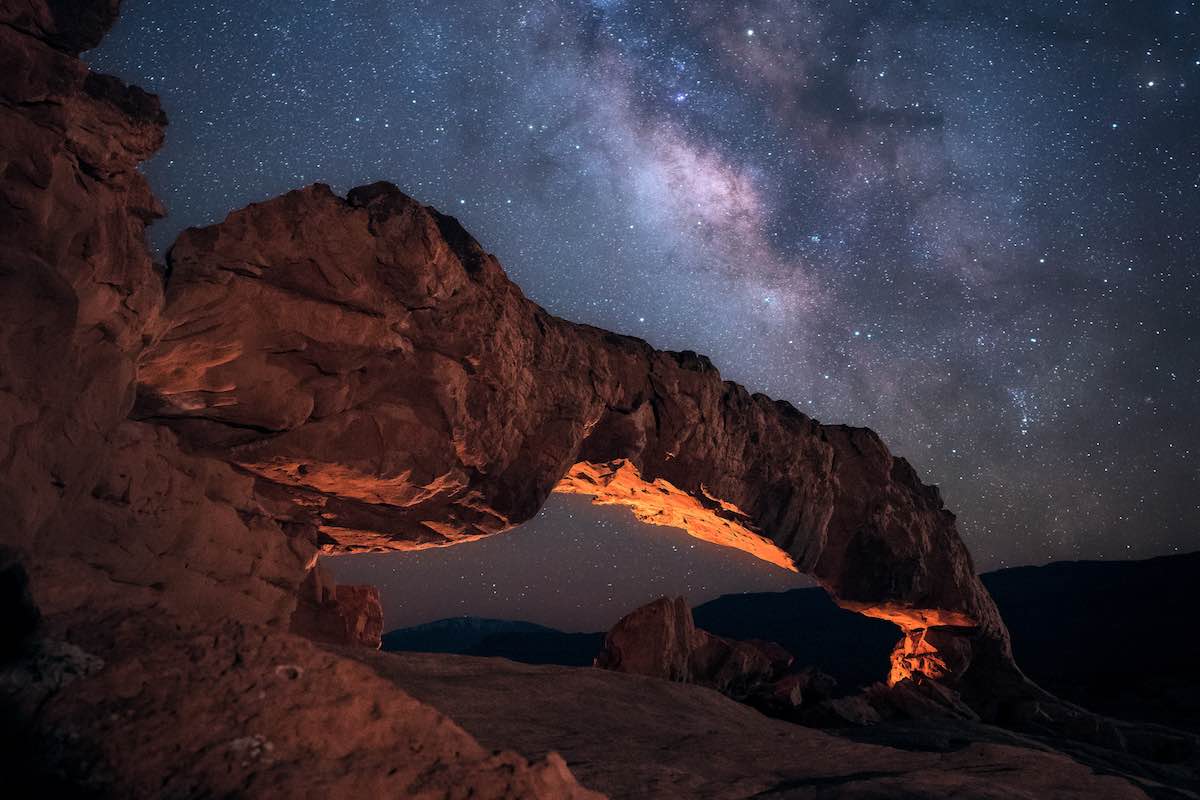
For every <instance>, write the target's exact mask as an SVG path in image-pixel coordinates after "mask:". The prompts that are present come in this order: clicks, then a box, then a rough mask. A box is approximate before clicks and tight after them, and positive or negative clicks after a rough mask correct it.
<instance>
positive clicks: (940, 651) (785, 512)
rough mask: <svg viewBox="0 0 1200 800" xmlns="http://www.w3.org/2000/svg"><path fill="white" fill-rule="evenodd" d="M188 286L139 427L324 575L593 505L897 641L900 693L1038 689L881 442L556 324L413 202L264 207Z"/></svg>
mask: <svg viewBox="0 0 1200 800" xmlns="http://www.w3.org/2000/svg"><path fill="white" fill-rule="evenodd" d="M168 260H169V276H170V277H169V280H168V282H167V287H166V305H165V308H164V311H163V315H162V319H161V321H160V326H159V329H158V330H157V331H156V338H157V343H156V344H154V345H153V346H152V347H150V348H149V349H148V350H147V351H146V352H145V353H144V354H143V356H142V359H141V362H140V364H139V382H140V386H139V394H140V397H139V403H138V407H137V411H136V415H138V416H141V417H142V418H144V419H153V420H154V421H156V422H162V423H166V424H169V425H171V426H172V427H173V428H174V429H175V430H176V431H177V432H178V433H179V434H180V435H181V436H182V437H183V439H184V440H185V442H187V444H188V446H189V447H190V448H191V449H192V450H194V451H197V452H199V453H202V454H204V455H207V456H216V457H219V458H221V459H223V460H225V461H228V462H230V463H232V464H234V465H236V466H238V467H239V468H241V469H243V470H246V471H248V472H250V473H252V474H253V475H254V476H255V477H256V491H257V492H258V494H259V495H260V496H261V497H263V498H264V499H265V502H266V503H267V507H268V508H269V509H270V513H271V514H272V515H273V516H275V517H276V518H277V519H279V520H281V521H283V522H284V523H285V524H286V525H288V526H290V528H291V529H292V530H297V529H303V530H307V531H309V532H310V533H311V535H313V536H315V537H317V538H318V540H319V541H320V542H321V544H322V547H323V549H324V550H325V551H326V552H330V553H337V552H349V551H355V550H363V549H416V548H425V547H436V546H444V545H449V544H454V543H457V542H461V541H464V540H468V539H471V538H476V537H479V536H485V535H489V534H494V533H497V532H500V531H503V530H505V529H508V528H510V527H512V526H514V525H517V524H519V523H521V522H523V521H525V520H527V519H529V518H530V517H531V516H532V515H533V514H534V513H536V511H537V509H538V508H539V507H540V506H541V504H542V503H543V502H544V500H545V499H546V497H547V495H548V494H549V493H550V492H551V491H555V490H558V491H569V492H582V493H586V494H591V495H593V496H594V497H596V498H597V500H598V501H599V502H606V503H619V504H623V505H627V506H629V507H631V508H633V509H634V511H635V513H638V514H639V516H641V517H642V518H643V519H647V520H649V521H655V522H659V523H662V524H672V525H676V526H679V527H683V528H684V529H686V530H688V531H689V532H691V533H692V534H694V535H697V536H699V537H701V538H704V539H708V540H710V541H716V542H718V543H721V544H725V545H728V546H734V547H738V548H740V549H743V550H747V551H749V552H751V553H754V554H755V555H758V556H759V557H761V558H764V559H766V560H768V561H772V562H774V563H777V564H780V565H781V566H785V567H788V568H793V569H798V570H801V571H803V572H806V573H809V574H811V575H813V576H814V577H816V578H817V579H818V580H819V581H820V582H821V583H822V584H823V585H824V586H825V587H826V588H827V589H828V590H829V591H830V593H831V594H832V595H833V596H834V598H835V599H836V600H837V601H838V602H839V603H840V604H842V605H843V606H845V607H847V608H851V609H853V610H856V611H860V612H862V613H866V614H871V615H874V616H879V617H883V618H886V619H890V620H892V621H894V622H895V623H896V624H897V625H899V626H900V627H901V628H902V629H903V631H904V634H905V635H904V636H903V637H902V639H901V642H900V645H898V648H897V652H896V653H895V654H894V656H893V670H892V677H893V679H899V678H901V677H905V676H906V675H908V674H911V673H914V672H919V673H924V674H926V675H929V676H932V677H938V678H942V679H945V680H949V681H952V682H956V683H959V684H960V685H962V686H964V687H965V688H966V689H969V688H970V686H971V684H973V683H975V682H976V681H975V680H973V679H974V678H978V677H979V676H980V675H983V674H986V675H987V676H988V678H987V680H994V679H995V678H996V676H997V675H998V674H1000V673H1003V674H1008V675H1010V676H1012V677H1013V678H1014V679H1019V677H1018V676H1019V673H1018V672H1016V670H1015V667H1013V665H1012V661H1011V655H1010V652H1009V647H1008V642H1007V634H1006V632H1005V630H1004V627H1003V624H1002V623H1001V621H1000V619H999V616H998V614H997V613H996V610H995V608H994V606H993V604H992V602H991V600H990V598H989V597H988V595H987V593H986V592H985V591H984V590H983V588H982V586H981V584H980V583H979V581H978V579H977V578H976V577H975V573H974V569H973V566H972V564H971V560H970V557H969V555H968V553H967V551H966V548H965V547H964V545H963V543H962V541H961V540H960V539H959V536H958V534H957V531H956V529H955V524H954V517H953V515H952V514H951V513H950V512H949V511H947V510H946V509H945V508H944V507H943V504H942V501H941V497H940V495H939V493H938V491H937V489H936V487H929V486H925V485H924V484H922V483H921V482H920V480H919V479H918V477H917V475H916V474H915V472H914V470H913V469H912V468H911V466H910V465H909V464H908V463H907V462H906V461H905V460H904V459H902V458H896V457H893V456H892V455H891V454H890V453H889V452H888V450H887V448H886V447H885V446H884V444H883V442H882V441H880V439H879V437H878V436H876V435H875V434H874V433H873V432H871V431H869V430H866V429H861V428H850V427H846V426H831V425H823V424H820V423H818V422H817V421H815V420H813V419H811V418H809V417H808V416H806V415H804V414H803V413H801V412H799V411H798V410H796V409H795V408H793V407H792V406H790V405H789V404H787V403H784V402H779V401H773V400H771V399H769V398H767V397H765V396H763V395H757V394H751V393H749V392H747V391H746V390H745V389H744V388H742V387H741V386H738V385H737V384H733V383H730V382H727V381H723V380H722V379H721V377H720V375H719V373H718V372H717V370H716V369H715V368H714V367H713V365H712V364H711V363H710V362H709V361H708V359H706V358H705V357H703V356H699V355H696V354H695V353H691V352H684V353H670V352H662V351H657V350H654V349H653V348H651V347H650V346H649V345H648V344H647V343H645V342H644V341H641V340H639V339H634V338H631V337H626V336H618V335H616V334H613V333H609V332H606V331H603V330H599V329H596V328H592V327H589V326H584V325H577V324H573V323H570V322H566V321H564V320H561V319H558V318H556V317H553V316H551V315H550V314H548V313H546V312H545V311H544V310H543V309H541V308H540V307H538V306H536V305H535V304H534V303H532V302H530V301H529V300H527V299H526V298H525V297H524V296H523V295H522V294H521V292H520V290H519V289H518V288H517V287H516V286H515V285H514V284H513V283H512V282H511V281H509V280H508V278H507V277H506V276H505V274H504V271H503V270H502V268H501V266H500V265H499V263H498V262H497V261H496V260H495V258H493V257H492V256H490V255H489V254H487V253H486V252H484V251H483V250H482V249H481V248H480V246H479V245H478V244H477V243H476V242H475V241H474V240H473V239H472V238H471V237H470V236H469V235H468V234H467V233H466V232H465V231H464V230H463V229H462V228H461V226H459V224H458V223H457V221H456V220H454V219H453V218H450V217H447V216H444V215H441V214H439V213H438V212H437V211H435V210H433V209H430V208H427V207H423V206H421V205H420V204H419V203H417V202H415V201H414V200H412V199H411V198H409V197H407V196H406V195H404V194H403V193H401V192H400V191H399V190H398V189H396V187H394V186H392V185H390V184H386V183H377V184H373V185H370V186H364V187H360V188H357V189H354V190H352V191H351V192H350V193H349V194H348V196H347V197H346V198H344V199H343V198H341V197H338V196H336V195H335V194H334V193H333V192H332V191H331V190H330V189H329V188H328V187H325V186H323V185H319V184H318V185H314V186H310V187H307V188H305V189H301V190H297V191H293V192H290V193H288V194H286V195H284V196H282V197H280V198H276V199H274V200H270V201H268V202H265V203H261V204H256V205H252V206H250V207H248V208H246V209H243V210H241V211H237V212H234V213H232V214H230V215H229V217H228V218H227V219H226V220H225V221H224V222H223V223H221V224H219V225H214V226H211V227H208V228H203V229H191V230H188V231H186V232H185V233H184V234H183V235H182V236H181V237H180V238H179V240H178V241H177V242H176V244H175V246H174V247H173V249H172V250H171V252H170V254H169V259H168ZM801 368H802V366H801Z"/></svg>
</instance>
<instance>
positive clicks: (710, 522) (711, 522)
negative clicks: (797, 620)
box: [554, 459, 797, 572]
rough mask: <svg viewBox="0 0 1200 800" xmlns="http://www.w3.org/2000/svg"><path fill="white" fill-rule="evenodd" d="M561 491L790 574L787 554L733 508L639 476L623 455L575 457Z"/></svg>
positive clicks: (660, 480)
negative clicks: (604, 459)
mask: <svg viewBox="0 0 1200 800" xmlns="http://www.w3.org/2000/svg"><path fill="white" fill-rule="evenodd" d="M554 491H556V492H562V493H564V494H584V495H590V496H591V498H592V502H593V503H595V504H596V505H618V506H624V507H626V508H628V509H629V510H630V511H632V512H633V515H634V516H635V517H637V518H638V519H639V520H641V521H642V522H645V523H647V524H650V525H665V526H667V527H671V528H680V529H682V530H684V531H687V532H688V533H689V534H691V535H692V536H695V537H696V538H697V539H702V540H704V541H706V542H711V543H713V544H719V545H722V546H724V547H732V548H734V549H735V550H741V551H742V552H745V553H749V554H751V555H753V556H755V557H757V558H760V559H762V560H763V561H766V562H767V563H769V564H774V565H776V566H778V567H782V568H783V569H786V570H791V571H792V572H796V571H797V569H796V563H795V561H793V560H792V557H791V556H790V555H788V554H787V553H786V552H784V551H783V550H782V549H780V547H779V545H777V544H775V543H774V542H772V541H771V540H770V539H768V538H767V537H765V536H763V535H762V534H761V533H757V532H755V531H754V530H753V529H752V527H753V523H752V522H751V521H750V518H749V517H748V516H747V515H746V514H745V513H743V512H742V511H741V510H740V509H738V507H737V506H735V505H733V504H732V503H728V502H725V501H723V500H720V499H718V498H716V497H713V496H712V495H711V494H709V493H708V492H707V491H705V490H703V488H702V492H703V495H702V496H703V497H704V498H706V499H707V500H708V501H709V502H708V503H702V502H701V501H700V500H699V499H697V498H696V497H694V496H693V495H690V494H687V493H685V492H683V491H681V490H680V489H679V488H678V487H676V486H675V485H673V484H672V483H671V482H670V481H668V480H664V479H663V478H658V479H657V480H654V481H652V482H647V481H645V480H643V478H642V476H641V474H640V473H639V472H638V469H637V467H635V466H634V465H633V464H631V463H630V462H629V461H627V460H625V459H617V460H616V461H610V462H608V463H607V464H591V463H588V462H586V461H581V462H579V463H578V464H576V465H575V466H573V467H571V469H570V470H568V472H567V474H566V476H565V477H564V478H563V479H562V480H561V481H559V483H558V485H557V486H555V487H554Z"/></svg>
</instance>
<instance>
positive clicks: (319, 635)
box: [291, 564, 383, 650]
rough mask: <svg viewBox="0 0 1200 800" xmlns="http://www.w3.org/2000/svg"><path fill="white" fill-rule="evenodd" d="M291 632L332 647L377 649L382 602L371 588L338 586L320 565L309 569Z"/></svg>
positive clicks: (380, 631) (293, 616) (377, 592)
mask: <svg viewBox="0 0 1200 800" xmlns="http://www.w3.org/2000/svg"><path fill="white" fill-rule="evenodd" d="M291 629H292V633H297V634H299V635H301V636H305V637H307V638H309V639H313V640H315V641H319V642H329V643H331V644H345V645H356V646H359V647H369V648H371V649H372V650H378V649H379V647H380V645H381V644H382V637H383V603H382V602H381V601H380V599H379V590H378V589H376V588H375V587H374V586H344V585H339V584H338V583H337V581H336V580H334V578H333V576H332V575H330V574H329V572H328V570H326V569H324V568H323V567H322V566H321V565H320V564H318V565H317V566H315V567H313V568H312V569H311V570H309V573H308V577H307V578H306V579H305V581H304V585H303V586H301V587H300V597H299V600H298V602H297V604H296V610H295V611H294V612H293V613H292V627H291Z"/></svg>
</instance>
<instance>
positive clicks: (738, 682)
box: [595, 597, 799, 705]
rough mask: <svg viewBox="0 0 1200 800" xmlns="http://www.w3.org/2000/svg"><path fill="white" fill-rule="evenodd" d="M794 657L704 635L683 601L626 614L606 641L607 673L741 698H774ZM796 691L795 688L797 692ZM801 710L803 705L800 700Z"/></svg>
mask: <svg viewBox="0 0 1200 800" xmlns="http://www.w3.org/2000/svg"><path fill="white" fill-rule="evenodd" d="M791 663H792V657H791V656H790V655H788V654H787V653H786V652H784V651H782V650H781V649H780V648H779V647H778V646H777V645H773V644H772V643H770V642H738V641H734V640H731V639H723V638H721V637H720V636H713V635H712V634H711V633H708V632H707V631H703V630H700V629H699V628H697V627H696V625H695V622H694V621H693V620H692V610H691V609H690V608H688V605H687V602H686V601H685V600H684V599H683V598H682V597H676V598H674V599H669V598H666V597H661V598H659V599H658V600H655V601H653V602H651V603H647V604H646V605H644V606H642V607H641V608H638V609H636V610H634V611H632V612H631V613H629V614H626V615H625V616H624V617H622V618H621V620H620V621H619V622H618V623H617V624H616V625H614V626H613V628H612V630H610V631H609V632H608V634H607V635H605V637H604V647H603V649H601V651H600V653H599V655H597V656H596V662H595V665H596V666H597V667H600V668H601V669H609V670H613V671H616V672H625V673H629V674H633V675H647V676H649V677H652V678H662V679H663V680H668V681H675V682H677V683H695V684H698V685H700V686H707V687H709V688H711V689H716V690H717V691H719V692H721V693H722V694H727V695H730V696H731V697H735V698H739V699H742V698H748V697H750V696H751V695H755V694H759V695H773V694H774V691H773V687H772V686H771V684H773V682H774V681H776V680H777V679H779V678H781V677H782V676H783V674H784V673H785V672H786V671H787V669H788V667H790V666H791ZM793 688H795V687H793ZM795 705H799V697H797V698H796V703H795Z"/></svg>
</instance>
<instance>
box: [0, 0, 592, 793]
mask: <svg viewBox="0 0 1200 800" xmlns="http://www.w3.org/2000/svg"><path fill="white" fill-rule="evenodd" d="M116 8H117V2H116V0H81V1H80V2H50V1H49V0H0V163H2V164H3V165H4V168H3V169H2V170H0V442H3V444H4V446H3V448H2V449H0V544H3V545H5V546H6V547H10V548H12V551H13V553H14V555H13V556H11V557H10V556H9V555H8V554H7V549H6V554H5V555H4V557H3V563H2V564H0V601H2V602H3V604H4V605H3V609H2V610H3V611H4V614H5V624H6V625H7V626H8V628H9V630H6V631H4V632H3V639H2V641H0V644H2V645H3V647H4V648H5V653H4V655H5V656H6V657H7V663H4V664H2V665H0V667H2V668H0V772H2V773H3V775H4V783H5V790H6V791H7V792H8V793H9V794H10V795H12V796H27V795H28V794H32V793H36V794H37V795H39V796H45V795H56V796H81V795H83V796H93V795H95V796H116V797H129V796H177V797H183V796H187V797H195V796H214V795H216V796H233V795H238V796H246V795H253V796H264V797H267V796H281V797H292V796H298V797H303V796H312V797H325V796H357V795H359V794H364V795H375V794H379V795H381V796H397V795H401V794H408V795H411V796H420V797H439V798H441V797H461V796H466V795H470V796H478V797H496V798H500V797H512V798H515V797H545V798H559V797H577V798H585V797H586V798H591V797H597V796H598V795H595V794H594V793H591V792H588V791H586V790H584V789H581V788H580V787H579V786H578V784H577V783H576V782H575V781H574V779H573V778H572V777H571V775H570V773H569V771H568V770H567V768H566V766H565V764H564V763H563V761H562V760H561V759H560V758H558V757H557V756H553V755H549V756H546V757H545V758H544V759H543V760H542V761H539V762H537V763H534V764H530V763H528V762H527V761H526V760H525V759H523V758H521V757H520V756H517V755H515V754H512V753H502V754H490V753H489V752H487V751H484V750H483V749H482V748H480V746H479V745H478V744H477V743H476V742H474V741H473V740H472V739H471V737H470V736H468V735H467V734H465V733H463V732H462V731H461V729H459V728H457V727H456V726H455V725H453V723H451V722H449V721H448V720H446V719H445V718H444V717H442V716H441V715H439V714H437V713H436V712H434V711H432V710H431V709H429V708H428V707H427V706H424V705H422V704H420V703H418V702H416V701H414V700H412V698H410V697H408V696H407V695H405V694H404V693H403V692H400V691H399V690H396V689H395V688H394V687H393V686H391V685H390V684H388V683H386V682H382V681H379V680H378V679H376V678H373V676H372V675H371V674H370V673H369V672H364V670H363V669H362V668H361V667H357V666H356V665H354V664H352V663H351V662H349V661H347V660H346V659H345V658H344V657H341V656H338V655H336V654H334V653H331V652H327V651H323V650H318V649H317V648H316V647H315V646H314V645H312V644H310V643H308V642H306V641H304V640H302V639H299V638H296V637H292V636H288V635H285V634H282V633H281V632H280V631H281V629H283V628H286V627H287V625H288V624H289V623H290V621H291V619H292V617H293V612H294V610H295V608H296V604H297V594H298V587H299V586H300V584H301V583H302V582H303V581H304V580H305V578H306V576H307V575H308V574H309V571H310V569H311V568H312V567H313V565H314V563H315V559H316V552H317V551H316V539H317V529H316V527H315V526H313V525H310V524H308V523H307V522H305V521H304V520H297V519H293V518H290V517H288V516H286V515H284V516H282V517H280V516H276V515H275V514H274V511H273V509H274V508H275V506H276V504H277V503H278V499H277V498H276V497H274V496H272V495H271V493H270V492H264V493H263V494H261V495H260V494H258V493H256V491H255V479H254V478H253V476H251V475H248V474H246V473H245V472H243V471H240V470H239V469H238V468H237V467H235V466H233V465H231V464H230V463H228V461H226V460H216V459H211V458H206V457H204V456H203V455H197V454H195V453H190V452H186V451H185V449H182V448H180V447H179V446H178V442H177V437H176V435H175V434H174V433H172V432H171V431H169V430H167V429H166V428H162V427H159V426H154V425H148V424H144V423H140V422H130V421H127V420H126V418H127V416H128V413H129V410H130V409H131V407H132V404H133V400H134V396H135V391H134V380H135V372H136V366H135V365H136V362H137V360H138V358H139V357H140V353H141V350H142V348H143V345H144V344H145V342H146V341H147V339H149V338H151V337H152V336H153V335H155V334H154V331H155V329H154V328H153V326H152V323H153V322H154V320H155V319H156V318H157V315H158V313H159V311H160V308H161V303H162V291H161V287H162V277H163V276H162V275H160V274H159V273H158V271H157V270H156V269H155V268H154V266H153V265H152V263H151V259H150V256H149V253H148V252H147V250H146V247H145V243H144V233H145V227H146V225H147V224H148V223H149V222H150V221H152V220H153V219H154V218H156V217H157V216H160V215H161V213H162V210H161V207H160V205H159V203H158V201H157V200H156V199H155V198H154V197H153V195H152V194H151V193H150V191H149V188H148V187H147V185H146V182H145V180H144V179H143V178H142V176H141V174H140V173H139V172H138V170H137V166H138V164H139V163H140V162H141V161H143V160H144V159H146V158H147V157H149V156H150V155H151V154H152V153H153V152H154V151H155V150H156V149H157V148H158V146H159V144H160V143H161V141H162V135H163V128H164V126H165V118H164V117H163V115H162V113H161V111H160V109H159V105H158V101H157V99H156V98H155V97H154V96H152V95H149V94H146V93H144V92H142V91H141V90H139V89H136V88H134V87H128V86H125V85H124V84H123V83H121V82H120V81H118V80H116V79H115V78H111V77H108V76H103V75H98V74H95V73H92V72H90V71H89V70H88V69H87V67H86V66H85V65H84V64H83V63H82V62H81V61H79V60H78V59H77V58H75V57H74V56H75V54H77V53H78V52H79V51H81V50H82V49H86V48H89V47H92V46H94V45H95V44H96V42H97V41H99V38H100V36H101V35H102V34H103V32H104V31H105V30H106V29H107V27H108V25H109V24H111V22H112V20H113V18H114V17H115V13H116ZM18 562H20V563H23V564H24V565H25V568H26V569H27V571H28V576H29V578H30V583H29V588H30V589H31V590H32V591H31V594H32V597H30V596H29V593H27V592H26V582H25V572H23V571H21V570H20V569H19V568H17V567H16V566H15V565H16V564H17V563H18ZM343 588H344V591H337V592H335V595H334V599H335V601H336V606H337V608H338V609H340V610H343V611H345V612H346V613H345V616H346V617H347V618H352V619H351V622H352V623H353V624H352V625H350V626H348V627H349V634H351V635H353V636H355V637H358V638H360V639H370V638H372V637H374V638H375V639H376V641H377V639H378V633H379V631H378V627H379V624H380V622H381V620H380V615H379V614H378V613H377V612H378V606H377V604H375V605H373V604H372V600H373V599H377V598H376V595H374V594H373V593H372V592H371V591H363V590H361V589H360V588H358V587H343ZM37 610H40V612H41V614H42V615H43V618H42V622H41V625H40V626H39V628H38V631H37V634H36V636H35V637H34V638H32V639H31V638H30V636H29V633H30V628H31V626H32V624H33V622H34V621H35V619H36V614H35V612H36V611H37ZM306 676H307V677H306Z"/></svg>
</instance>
